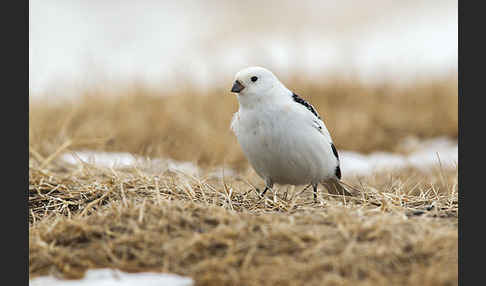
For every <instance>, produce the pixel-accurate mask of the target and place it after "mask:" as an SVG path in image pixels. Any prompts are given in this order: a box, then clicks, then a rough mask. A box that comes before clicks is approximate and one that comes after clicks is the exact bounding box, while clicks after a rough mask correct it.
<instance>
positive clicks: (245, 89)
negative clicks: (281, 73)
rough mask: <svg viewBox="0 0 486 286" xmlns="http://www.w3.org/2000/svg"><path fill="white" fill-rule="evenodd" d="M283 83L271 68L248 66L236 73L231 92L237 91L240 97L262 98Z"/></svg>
mask: <svg viewBox="0 0 486 286" xmlns="http://www.w3.org/2000/svg"><path fill="white" fill-rule="evenodd" d="M281 86H282V84H281V83H280V81H279V80H278V79H277V77H276V76H275V75H274V74H273V73H272V72H271V71H269V70H267V69H265V68H262V67H248V68H245V69H242V70H240V71H239V72H238V73H237V74H236V75H235V81H234V83H233V87H232V88H231V92H234V93H237V94H238V95H239V98H244V97H252V98H255V99H256V98H260V97H265V96H268V95H269V94H270V93H272V90H273V89H274V88H275V87H281Z"/></svg>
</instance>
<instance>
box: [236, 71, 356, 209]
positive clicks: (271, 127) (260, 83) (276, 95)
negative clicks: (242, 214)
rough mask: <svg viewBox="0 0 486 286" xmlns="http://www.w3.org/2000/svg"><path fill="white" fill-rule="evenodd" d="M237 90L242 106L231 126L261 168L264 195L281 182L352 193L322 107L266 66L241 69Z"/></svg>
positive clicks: (250, 157)
mask: <svg viewBox="0 0 486 286" xmlns="http://www.w3.org/2000/svg"><path fill="white" fill-rule="evenodd" d="M231 92H234V93H236V94H237V98H238V102H239V109H238V111H237V112H236V113H235V114H234V115H233V120H232V122H231V129H232V130H233V132H234V133H235V135H236V137H237V139H238V142H239V144H240V146H241V148H242V150H243V153H244V154H245V156H246V157H247V159H248V161H249V162H250V164H251V165H252V167H253V169H254V170H255V171H256V173H257V174H258V175H259V176H260V177H261V178H262V179H263V180H265V183H266V186H265V190H264V191H263V192H262V193H261V195H264V194H265V192H266V191H267V190H268V189H271V188H272V187H273V185H274V183H275V184H282V185H285V184H289V185H304V184H306V185H309V184H310V185H312V187H313V188H314V200H317V185H318V184H319V183H321V184H322V185H324V186H325V187H326V189H327V190H328V192H330V193H333V194H343V193H344V194H346V195H351V194H350V193H349V192H348V191H347V190H346V189H345V188H344V187H343V185H342V182H341V181H340V179H341V168H340V167H339V156H338V152H337V150H336V147H335V146H334V144H333V142H332V139H331V135H330V134H329V131H328V130H327V128H326V126H325V125H324V122H323V121H322V119H321V117H320V116H319V114H318V113H317V111H316V109H315V108H314V107H313V106H312V105H311V104H310V103H308V102H307V101H305V100H304V99H302V98H301V97H299V96H298V95H297V94H295V93H293V92H292V91H290V90H289V89H287V88H286V87H285V86H284V85H283V84H282V83H281V82H280V81H279V80H278V79H277V77H276V76H275V75H274V74H273V73H272V72H271V71H269V70H267V69H265V68H262V67H248V68H245V69H243V70H241V71H239V72H238V73H237V74H236V76H235V82H234V84H233V87H232V88H231Z"/></svg>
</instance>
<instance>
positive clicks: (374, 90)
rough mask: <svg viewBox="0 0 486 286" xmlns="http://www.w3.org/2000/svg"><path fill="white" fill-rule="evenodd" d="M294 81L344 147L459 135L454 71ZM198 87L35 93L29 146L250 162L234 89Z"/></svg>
mask: <svg viewBox="0 0 486 286" xmlns="http://www.w3.org/2000/svg"><path fill="white" fill-rule="evenodd" d="M288 86H289V87H293V90H294V91H295V92H296V93H298V94H301V95H302V96H303V97H304V98H305V99H307V100H309V101H310V102H311V103H312V104H313V105H314V106H315V107H316V108H317V110H318V112H319V113H320V114H321V116H322V117H323V119H324V122H325V123H326V125H327V127H328V129H329V131H330V132H331V134H332V135H333V139H334V142H335V144H336V146H337V147H338V149H349V150H356V151H361V152H365V153H366V152H370V151H376V150H386V151H397V150H396V148H397V145H398V144H399V143H400V142H402V140H403V139H404V138H406V137H407V136H415V137H418V138H421V139H425V138H432V137H436V136H449V137H453V138H457V134H458V131H457V126H458V125H457V124H458V119H457V118H458V116H457V114H458V111H457V110H458V109H457V79H456V78H452V77H451V78H450V79H445V80H443V81H434V82H429V83H418V84H415V85H413V86H409V87H405V88H399V87H396V86H388V85H383V86H378V87H368V86H365V85H362V84H359V83H355V82H342V81H337V80H336V81H333V82H332V83H327V84H323V85H318V84H315V83H309V82H304V81H302V80H300V79H298V78H295V79H293V80H291V81H290V83H289V84H288ZM198 93H199V92H197V91H196V90H194V89H191V88H188V91H187V92H185V93H184V94H181V95H179V96H161V93H157V92H154V91H150V90H147V89H144V88H133V89H130V90H127V91H125V92H119V93H114V94H109V96H107V94H106V92H103V91H101V90H100V91H92V92H87V93H86V94H85V95H84V96H83V97H82V98H81V99H80V100H78V101H75V102H71V103H69V102H68V103H62V102H61V103H59V102H54V103H53V102H43V101H31V103H30V110H29V123H30V126H29V139H30V146H32V147H33V148H36V150H35V151H37V152H38V153H40V154H41V155H43V156H48V155H49V154H52V153H53V152H54V151H55V150H57V149H58V148H59V147H60V146H61V145H62V144H64V143H66V142H67V141H68V140H72V145H70V146H69V147H70V148H72V149H83V148H89V149H98V150H107V151H124V152H131V153H136V154H141V155H147V156H158V157H171V158H174V159H176V160H181V161H192V162H195V163H197V164H198V165H203V166H214V165H221V164H223V163H225V164H228V165H229V166H230V167H233V168H240V170H242V169H244V168H246V167H247V166H248V165H247V161H246V159H245V158H244V156H243V154H242V152H241V149H240V147H239V146H238V143H237V142H236V139H235V137H234V135H233V134H232V133H231V131H230V130H229V125H230V121H231V118H232V115H233V113H234V112H236V110H237V108H238V104H237V100H236V98H235V96H234V95H233V94H231V93H230V92H229V91H228V90H222V89H221V90H212V91H209V92H208V95H206V96H200V95H198ZM34 146H35V147H34ZM37 149H38V150H37Z"/></svg>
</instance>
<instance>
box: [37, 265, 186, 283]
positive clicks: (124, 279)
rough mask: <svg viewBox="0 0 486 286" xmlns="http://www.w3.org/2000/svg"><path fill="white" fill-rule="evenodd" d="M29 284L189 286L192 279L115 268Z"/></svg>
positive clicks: (41, 279) (45, 277) (38, 279)
mask: <svg viewBox="0 0 486 286" xmlns="http://www.w3.org/2000/svg"><path fill="white" fill-rule="evenodd" d="M29 285H30V286H136V285H143V286H191V285H194V283H193V280H192V279H191V278H188V277H183V276H179V275H175V274H168V273H151V272H140V273H126V272H122V271H119V270H117V269H91V270H88V271H86V274H85V277H84V278H82V279H79V280H64V279H58V278H55V277H52V276H42V277H37V278H34V279H31V280H30V281H29Z"/></svg>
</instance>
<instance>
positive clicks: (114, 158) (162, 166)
mask: <svg viewBox="0 0 486 286" xmlns="http://www.w3.org/2000/svg"><path fill="white" fill-rule="evenodd" d="M61 160H63V161H65V162H67V163H70V164H79V163H80V162H84V163H88V164H92V165H95V166H100V167H106V168H114V169H116V168H127V167H136V168H138V169H140V170H141V171H144V172H147V173H150V174H160V173H163V172H165V171H173V172H181V173H184V174H188V175H191V176H200V175H201V174H202V173H201V170H200V169H199V168H198V167H197V166H196V165H195V164H194V163H192V162H180V161H176V160H172V159H162V158H144V157H141V156H136V155H133V154H130V153H121V152H120V153H117V152H111V153H110V152H100V151H90V150H82V151H74V152H71V153H65V154H63V155H62V156H61ZM222 173H223V170H222V168H215V169H214V170H212V172H210V173H209V174H208V176H209V177H216V178H221V176H222ZM224 174H225V176H227V175H233V174H234V172H233V171H232V170H231V169H228V168H225V169H224Z"/></svg>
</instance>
